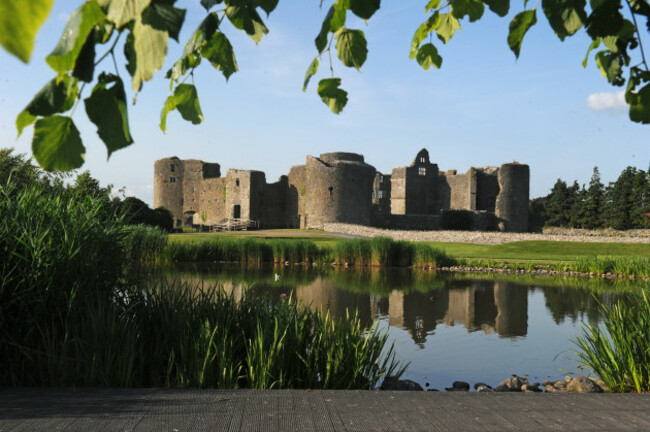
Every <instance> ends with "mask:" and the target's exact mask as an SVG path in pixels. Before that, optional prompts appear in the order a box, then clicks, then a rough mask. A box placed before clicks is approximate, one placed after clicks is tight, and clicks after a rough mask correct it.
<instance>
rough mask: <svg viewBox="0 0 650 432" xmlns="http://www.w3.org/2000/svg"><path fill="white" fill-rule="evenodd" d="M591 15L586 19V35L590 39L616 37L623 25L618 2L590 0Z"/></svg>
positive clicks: (623, 20)
mask: <svg viewBox="0 0 650 432" xmlns="http://www.w3.org/2000/svg"><path fill="white" fill-rule="evenodd" d="M589 4H590V6H591V9H592V11H591V13H590V14H589V16H588V17H587V20H586V25H587V34H588V35H589V36H591V38H592V39H595V38H597V37H601V38H602V37H606V36H616V35H618V34H619V32H620V31H621V29H622V28H623V26H624V25H625V19H624V18H623V15H622V14H621V11H620V9H619V8H620V6H621V2H620V1H619V0H590V1H589Z"/></svg>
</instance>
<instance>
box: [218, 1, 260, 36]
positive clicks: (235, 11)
mask: <svg viewBox="0 0 650 432" xmlns="http://www.w3.org/2000/svg"><path fill="white" fill-rule="evenodd" d="M231 4H232V3H231ZM226 16H227V17H228V19H229V20H230V22H231V23H232V25H233V26H235V28H238V29H239V30H244V31H245V32H246V34H247V35H248V36H249V37H250V38H251V39H253V40H254V41H255V43H256V44H258V43H259V42H260V40H262V36H264V35H265V34H267V33H268V32H269V29H268V28H266V25H264V22H263V21H262V18H261V17H260V15H259V14H258V13H257V11H256V10H255V9H254V8H252V7H247V6H228V7H227V8H226Z"/></svg>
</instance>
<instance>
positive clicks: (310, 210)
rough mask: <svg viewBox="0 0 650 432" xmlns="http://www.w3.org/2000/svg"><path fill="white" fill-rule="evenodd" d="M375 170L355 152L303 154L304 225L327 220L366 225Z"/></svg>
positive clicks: (370, 206)
mask: <svg viewBox="0 0 650 432" xmlns="http://www.w3.org/2000/svg"><path fill="white" fill-rule="evenodd" d="M375 172H376V170H375V168H374V167H373V166H371V165H368V164H366V163H365V162H364V161H363V156H362V155H359V154H355V153H342V152H338V153H325V154H321V155H320V157H319V158H315V157H312V156H307V164H306V176H305V177H306V179H307V188H306V189H307V196H306V200H305V214H306V220H305V226H306V227H314V226H319V225H322V224H323V223H327V222H341V223H352V224H360V225H370V217H371V209H372V185H373V181H374V178H375Z"/></svg>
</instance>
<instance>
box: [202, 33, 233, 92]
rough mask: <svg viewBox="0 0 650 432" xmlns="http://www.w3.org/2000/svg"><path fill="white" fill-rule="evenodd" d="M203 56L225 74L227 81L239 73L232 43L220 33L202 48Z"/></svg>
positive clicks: (215, 34) (213, 36)
mask: <svg viewBox="0 0 650 432" xmlns="http://www.w3.org/2000/svg"><path fill="white" fill-rule="evenodd" d="M201 55H202V56H203V57H205V58H206V59H208V60H209V61H210V63H211V64H212V66H214V67H215V69H217V70H220V71H222V72H223V76H225V77H226V80H228V78H229V77H230V75H232V74H233V73H235V72H237V70H238V67H237V60H236V59H235V53H234V51H233V49H232V45H231V44H230V41H229V40H228V38H227V37H226V35H225V34H223V33H221V32H220V31H218V32H215V33H214V35H212V38H211V39H210V40H209V41H208V43H207V44H205V45H204V46H203V48H201Z"/></svg>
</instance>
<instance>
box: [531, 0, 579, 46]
mask: <svg viewBox="0 0 650 432" xmlns="http://www.w3.org/2000/svg"><path fill="white" fill-rule="evenodd" d="M586 5H587V2H586V1H585V0H542V10H543V11H544V14H545V15H546V18H547V19H548V22H549V24H550V25H551V27H552V28H553V31H555V34H556V35H557V37H559V38H560V40H564V38H566V37H567V36H571V35H573V34H574V33H575V32H577V31H578V30H580V29H581V28H582V26H583V25H584V23H585V21H586V20H587V13H586V12H585V6H586Z"/></svg>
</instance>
